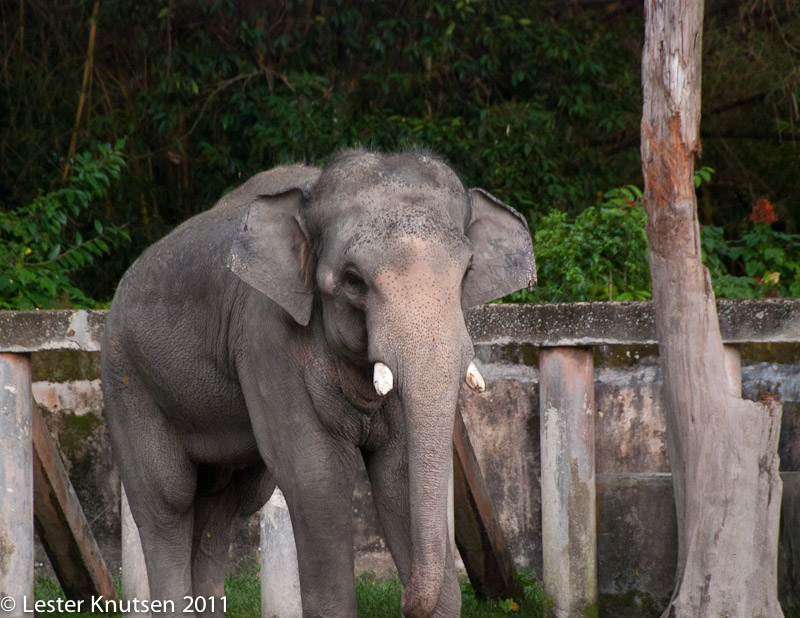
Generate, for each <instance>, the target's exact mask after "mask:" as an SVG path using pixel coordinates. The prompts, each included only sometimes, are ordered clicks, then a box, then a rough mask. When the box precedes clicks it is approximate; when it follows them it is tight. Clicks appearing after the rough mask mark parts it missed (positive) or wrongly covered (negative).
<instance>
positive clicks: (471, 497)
mask: <svg viewBox="0 0 800 618" xmlns="http://www.w3.org/2000/svg"><path fill="white" fill-rule="evenodd" d="M453 447H454V453H453V455H454V456H453V460H454V463H453V491H454V494H455V536H456V546H457V547H458V551H459V553H460V554H461V559H462V560H463V561H464V566H465V567H466V569H467V575H468V576H469V580H470V582H472V587H473V589H474V590H475V594H476V595H477V596H479V597H486V598H492V599H497V598H514V597H516V598H520V597H521V596H522V585H521V584H520V582H519V581H517V580H516V579H514V576H513V573H514V563H513V562H512V560H511V557H510V556H509V554H508V550H507V549H506V544H505V540H504V539H503V531H502V530H501V528H500V524H499V523H498V521H497V516H496V515H495V512H494V507H493V506H492V499H491V497H490V496H489V491H488V488H487V487H486V482H485V481H484V478H483V474H481V469H480V466H479V465H478V459H477V458H476V457H475V452H474V451H473V450H472V444H471V443H470V440H469V435H468V434H467V427H466V425H465V424H464V418H463V417H462V416H461V410H456V420H455V427H454V431H453Z"/></svg>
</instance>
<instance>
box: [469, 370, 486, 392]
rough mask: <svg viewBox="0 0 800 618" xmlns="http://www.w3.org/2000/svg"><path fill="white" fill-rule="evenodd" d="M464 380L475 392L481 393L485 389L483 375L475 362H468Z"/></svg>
mask: <svg viewBox="0 0 800 618" xmlns="http://www.w3.org/2000/svg"><path fill="white" fill-rule="evenodd" d="M464 381H465V382H466V383H467V386H469V387H470V388H471V389H472V390H474V391H475V392H476V393H482V392H483V391H485V390H486V382H484V380H483V376H482V375H481V374H480V372H479V371H478V368H477V367H476V366H475V363H470V364H469V367H467V375H466V377H465V378H464Z"/></svg>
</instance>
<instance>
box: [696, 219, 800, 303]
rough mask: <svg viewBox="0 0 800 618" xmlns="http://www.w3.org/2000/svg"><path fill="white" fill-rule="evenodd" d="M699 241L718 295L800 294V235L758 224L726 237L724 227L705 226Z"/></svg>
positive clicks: (735, 296) (732, 296) (754, 296)
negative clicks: (736, 235)
mask: <svg viewBox="0 0 800 618" xmlns="http://www.w3.org/2000/svg"><path fill="white" fill-rule="evenodd" d="M700 240H701V244H702V249H703V258H704V262H705V264H706V266H707V267H708V270H709V272H710V273H711V281H712V283H713V286H714V293H715V294H716V295H717V297H718V298H759V297H764V296H794V297H797V296H800V234H786V233H784V232H778V231H776V230H774V229H772V228H771V227H770V225H768V224H755V225H754V226H753V227H752V228H750V229H749V230H748V231H747V232H746V233H745V234H744V235H742V237H741V238H738V239H735V240H726V239H725V238H724V235H723V231H722V228H720V227H714V226H706V227H704V228H703V229H702V233H701V235H700Z"/></svg>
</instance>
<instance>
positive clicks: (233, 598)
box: [34, 562, 543, 618]
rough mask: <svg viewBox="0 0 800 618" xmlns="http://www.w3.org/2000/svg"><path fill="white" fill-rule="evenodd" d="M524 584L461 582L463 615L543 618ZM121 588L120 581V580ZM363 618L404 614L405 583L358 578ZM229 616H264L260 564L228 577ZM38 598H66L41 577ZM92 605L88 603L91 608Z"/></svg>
mask: <svg viewBox="0 0 800 618" xmlns="http://www.w3.org/2000/svg"><path fill="white" fill-rule="evenodd" d="M517 577H518V578H519V579H520V581H521V582H522V584H523V587H524V590H525V594H524V597H523V598H522V599H513V600H512V599H504V600H488V601H480V600H478V599H476V598H475V594H474V593H473V591H472V586H471V585H470V584H469V582H464V583H462V585H461V599H462V601H461V603H462V607H461V616H462V618H502V617H504V616H510V617H519V618H541V616H542V599H543V595H542V588H541V585H540V584H539V583H538V582H537V581H536V580H535V579H534V578H533V577H531V576H530V575H524V574H523V575H518V576H517ZM116 586H117V590H118V591H119V590H120V583H119V582H116ZM356 590H357V593H358V616H359V618H395V617H397V616H399V615H400V595H401V594H402V586H401V585H400V580H399V579H397V578H396V577H395V578H391V579H384V578H379V577H377V576H375V575H374V574H371V573H367V574H363V575H361V576H359V577H358V579H357V580H356ZM225 595H226V597H227V613H226V617H227V618H261V581H260V579H259V569H258V565H257V564H255V563H253V562H243V563H241V564H240V565H238V566H237V568H236V569H235V570H234V572H233V573H232V574H229V575H228V576H227V577H226V578H225ZM34 597H35V599H36V600H37V601H40V600H44V601H48V600H53V601H55V600H57V599H59V598H61V599H63V598H64V593H63V592H62V591H61V586H59V584H58V581H57V580H56V579H55V578H54V577H42V576H37V577H36V579H35V582H34ZM88 605H89V604H88V603H85V604H84V606H85V607H87V606H88ZM35 615H36V616H47V618H91V617H99V616H103V617H104V618H112V617H114V618H116V617H118V616H119V615H120V614H92V613H80V614H75V613H59V612H37V613H36V614H35Z"/></svg>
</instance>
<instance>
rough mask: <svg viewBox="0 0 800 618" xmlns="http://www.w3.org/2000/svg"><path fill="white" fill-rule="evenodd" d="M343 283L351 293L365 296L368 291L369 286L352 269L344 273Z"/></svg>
mask: <svg viewBox="0 0 800 618" xmlns="http://www.w3.org/2000/svg"><path fill="white" fill-rule="evenodd" d="M342 283H343V284H344V287H345V288H346V289H347V291H348V292H350V293H355V294H363V293H364V292H366V291H367V284H366V283H365V282H364V279H362V278H361V275H359V274H358V273H357V272H356V271H355V270H352V269H350V268H348V269H346V270H345V271H344V272H343V273H342Z"/></svg>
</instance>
